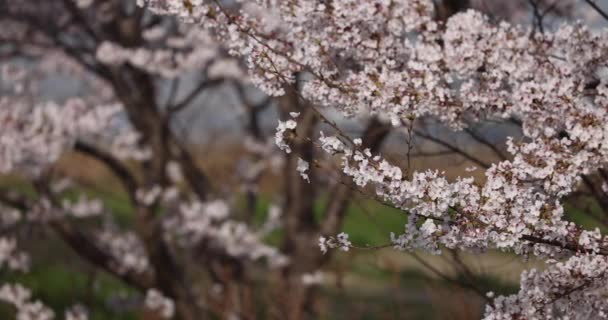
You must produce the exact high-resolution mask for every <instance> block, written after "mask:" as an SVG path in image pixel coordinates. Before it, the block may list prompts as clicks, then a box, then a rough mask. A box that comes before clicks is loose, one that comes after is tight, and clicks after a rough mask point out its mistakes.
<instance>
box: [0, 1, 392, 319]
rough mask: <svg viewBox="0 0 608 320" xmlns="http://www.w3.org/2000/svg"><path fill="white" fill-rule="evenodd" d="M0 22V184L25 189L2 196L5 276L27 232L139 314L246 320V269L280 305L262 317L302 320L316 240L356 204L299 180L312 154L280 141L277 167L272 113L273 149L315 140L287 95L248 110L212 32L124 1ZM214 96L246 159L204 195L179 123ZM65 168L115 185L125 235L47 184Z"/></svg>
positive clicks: (62, 188) (379, 127) (307, 119)
mask: <svg viewBox="0 0 608 320" xmlns="http://www.w3.org/2000/svg"><path fill="white" fill-rule="evenodd" d="M0 9H2V10H0V11H1V13H0V25H2V27H3V28H2V31H0V38H1V39H2V45H1V46H0V54H1V55H0V59H1V61H2V66H1V70H2V75H1V76H2V87H1V88H0V90H2V97H1V98H0V104H1V108H0V119H1V120H0V122H1V123H2V126H1V127H0V131H1V135H2V138H1V139H2V141H1V142H0V157H1V159H2V161H1V162H0V173H2V174H17V175H19V177H20V180H22V181H23V183H25V185H26V189H27V191H21V190H15V189H12V188H3V189H2V190H1V192H0V202H1V203H2V206H1V207H0V208H1V209H2V216H1V217H2V230H3V231H4V232H3V233H2V235H1V237H0V243H1V244H2V248H3V250H2V251H1V252H2V255H1V256H0V265H1V267H2V268H3V269H4V270H13V271H14V272H27V271H28V270H29V269H30V267H31V266H33V265H34V266H35V265H36V263H37V259H36V256H35V255H30V254H28V252H27V251H28V248H29V245H28V244H29V243H28V234H29V233H28V232H29V230H31V229H36V230H44V231H50V232H51V233H52V235H53V236H55V237H57V238H59V239H60V240H61V241H62V242H63V243H65V244H66V245H67V246H68V247H69V248H70V249H71V250H72V251H73V253H74V254H75V256H76V257H77V258H79V259H80V260H82V261H84V262H85V263H87V264H88V265H90V267H92V268H94V269H96V270H102V271H104V272H105V273H107V274H110V275H112V276H113V277H115V278H116V279H118V280H120V281H122V282H123V283H124V285H126V286H128V287H130V288H133V289H135V290H137V291H139V292H140V293H141V294H140V296H141V299H140V300H141V305H142V306H143V307H145V308H146V309H149V310H152V311H155V312H157V313H158V314H159V315H160V316H162V317H165V318H172V317H176V318H179V319H199V318H200V317H203V316H204V315H216V316H220V317H222V318H228V317H239V318H251V317H255V314H256V312H257V311H256V309H259V307H258V306H256V301H254V298H257V297H253V290H255V289H256V288H259V286H260V285H259V284H257V283H255V282H254V281H253V280H252V276H253V275H252V273H253V272H252V271H250V269H253V270H254V271H255V270H257V269H256V268H263V270H265V272H268V273H270V274H273V275H274V276H273V277H276V278H277V279H278V280H276V281H275V280H272V279H269V280H268V281H273V282H272V283H273V285H275V286H276V288H275V289H274V290H276V293H274V292H273V293H272V295H273V296H274V298H273V299H278V301H280V303H277V304H275V305H273V306H272V308H274V309H276V310H271V311H269V312H273V313H276V314H277V315H278V316H277V317H280V318H293V319H297V318H301V317H302V316H303V315H304V314H306V313H313V314H314V311H312V310H311V308H312V301H313V298H314V292H315V288H316V285H317V284H318V283H319V279H320V277H319V273H318V272H317V271H318V270H319V269H320V268H321V267H322V266H323V265H324V264H326V263H327V262H328V261H329V258H330V253H327V254H324V253H323V252H321V251H320V250H318V249H317V242H318V238H319V236H320V235H323V234H327V235H329V234H337V233H339V231H340V228H341V224H342V221H343V219H344V216H345V213H346V209H347V207H348V205H349V203H350V200H351V198H352V195H353V193H354V191H353V190H352V188H351V187H350V186H349V185H348V184H345V183H340V182H341V181H339V179H336V180H330V179H324V177H323V175H324V174H322V173H321V171H320V170H321V169H319V172H318V174H317V172H315V173H313V172H310V169H311V167H312V166H311V165H310V164H309V163H310V161H311V159H312V158H313V157H314V156H315V155H316V154H317V152H316V151H315V148H314V145H313V144H311V143H309V142H306V141H302V142H299V143H294V142H293V141H290V142H289V150H290V153H288V154H286V153H283V152H279V148H276V147H275V146H274V145H275V140H276V141H278V142H279V144H280V141H282V140H283V138H284V136H283V134H277V133H275V132H274V131H268V130H264V127H263V125H262V124H261V118H262V114H263V113H264V112H265V111H267V110H268V109H270V108H273V109H276V110H278V112H279V113H280V114H281V117H282V118H288V119H292V120H290V121H288V123H286V124H285V125H284V126H282V127H283V128H284V129H285V131H283V133H285V134H288V133H289V134H291V133H292V132H293V131H294V129H296V128H295V127H294V126H293V124H295V119H297V120H298V128H297V130H299V131H302V133H301V135H311V134H312V133H313V132H315V131H316V130H318V128H319V126H320V121H319V118H318V117H317V116H316V115H315V114H314V113H313V112H312V110H311V109H310V108H308V104H307V103H305V102H303V101H302V100H301V99H300V98H299V96H298V95H295V94H293V95H286V96H284V97H281V98H278V99H271V98H260V97H259V94H257V95H256V94H255V92H252V88H251V84H250V80H249V79H248V78H247V77H246V76H245V73H246V72H244V71H243V70H244V64H243V60H241V59H240V58H235V57H233V56H230V55H229V54H228V48H227V47H226V46H225V45H224V44H223V43H222V42H221V41H218V40H217V38H216V37H215V34H214V33H213V32H212V31H209V30H206V29H201V28H198V27H193V26H192V25H190V24H187V23H184V22H182V21H178V20H177V19H176V18H174V17H168V16H160V15H157V14H154V13H153V12H151V11H149V10H147V9H146V8H142V7H139V6H137V5H136V2H135V1H92V0H91V1H72V0H57V1H45V2H44V3H40V2H38V1H22V2H13V1H1V2H0ZM48 79H66V82H67V84H65V86H67V87H70V86H77V87H79V91H78V92H77V93H75V94H68V95H66V96H61V97H58V96H52V95H51V96H49V94H48V93H46V92H45V91H48V89H45V86H48ZM59 86H61V85H59ZM219 90H230V91H231V92H232V95H233V96H235V97H237V100H238V106H237V107H238V108H239V109H238V110H237V111H236V112H235V113H240V114H242V123H243V129H242V131H243V135H244V139H242V140H243V148H244V150H245V151H246V153H245V155H244V156H243V159H242V160H243V161H242V162H243V163H244V164H243V165H242V166H239V167H237V169H238V170H236V171H235V174H234V176H231V177H225V178H226V180H234V181H236V182H234V183H232V184H229V183H227V182H226V181H224V180H223V179H218V180H217V181H215V180H214V179H213V178H212V173H210V172H209V171H208V170H207V169H206V168H204V166H201V165H200V163H198V162H197V158H196V157H197V155H196V154H195V148H194V147H193V145H194V142H193V141H192V140H191V137H190V136H189V134H188V133H189V131H190V129H192V128H191V127H189V126H188V125H189V124H188V123H185V122H186V121H184V120H185V119H184V118H185V117H186V116H184V114H185V113H186V112H187V111H191V110H192V109H195V108H201V106H200V104H201V102H200V101H201V99H200V97H201V96H203V95H204V94H205V93H209V92H212V91H219ZM52 91H53V92H56V91H61V90H59V89H57V87H55V88H53V89H52ZM389 129H390V126H388V125H387V124H385V123H383V122H381V121H379V120H378V119H375V118H373V119H372V120H370V121H369V123H368V124H367V125H366V127H365V129H364V133H363V137H362V138H363V139H362V142H361V144H362V145H365V146H366V147H368V148H370V150H373V151H377V150H378V149H379V147H380V144H381V143H382V141H383V140H384V138H385V137H386V136H387V134H388V131H389ZM287 131H288V132H287ZM286 147H287V145H284V146H283V148H286ZM69 152H75V153H77V154H79V155H81V156H84V157H86V158H90V159H93V160H94V161H96V162H97V163H99V164H101V165H103V166H105V167H106V168H107V169H108V170H109V172H110V173H111V174H112V176H113V178H114V179H115V180H116V181H118V184H119V187H118V189H119V190H118V192H119V193H122V194H124V195H125V197H124V198H125V199H126V201H127V202H128V205H129V210H128V211H129V217H130V218H129V219H130V220H132V221H131V223H130V224H129V226H128V227H125V226H124V225H121V223H119V222H118V221H116V215H117V213H116V212H114V210H113V209H112V208H111V207H109V206H107V205H106V204H105V203H104V201H103V199H101V197H96V193H95V192H87V191H91V190H90V186H89V185H88V184H87V181H82V180H81V179H78V178H77V177H74V176H72V175H71V174H70V170H67V172H66V170H59V168H58V162H59V161H60V159H61V157H62V156H63V155H65V154H66V153H69ZM324 170H325V172H326V173H328V174H329V176H332V175H333V176H336V177H338V178H342V176H341V175H336V172H335V170H333V168H325V169H324ZM267 172H275V174H278V175H280V176H282V180H283V181H282V184H283V188H282V190H283V192H282V193H280V194H279V195H278V196H277V198H276V199H273V201H274V203H273V205H271V206H270V207H269V208H268V213H267V214H266V216H267V219H266V221H265V222H264V223H262V224H261V225H259V224H255V223H253V222H254V213H255V211H256V210H258V208H259V206H260V204H259V202H260V201H259V195H258V189H259V187H260V184H261V183H262V181H261V179H262V177H263V175H264V174H267ZM301 176H302V177H305V178H306V179H302V178H301ZM318 185H325V188H327V189H328V192H329V193H330V194H332V195H333V196H332V197H331V198H330V199H329V201H327V204H326V207H325V209H324V212H323V215H322V216H323V218H322V219H320V220H317V219H315V218H314V217H315V207H314V203H315V202H318V201H319V199H321V198H322V197H323V193H321V192H319V191H318V190H317V186H318ZM226 190H227V191H226ZM92 191H95V190H92ZM241 193H242V194H244V199H245V206H244V208H243V206H242V205H239V202H240V201H239V199H240V198H239V197H240V196H239V194H241ZM74 195H76V196H75V197H74ZM279 227H280V228H281V229H282V230H284V231H285V232H284V233H285V236H284V237H283V238H282V239H281V241H280V243H279V245H278V246H270V245H268V244H267V243H266V242H265V241H264V238H265V236H266V235H268V234H269V233H270V232H272V231H274V230H276V229H277V228H279ZM201 277H202V278H203V279H201ZM268 278H271V277H268ZM266 285H267V284H266ZM262 286H264V285H262ZM285 291H288V292H290V293H291V294H290V295H289V296H285V295H284V294H282V293H283V292H285ZM0 300H2V301H4V302H6V303H8V304H10V305H12V306H14V307H15V309H16V310H17V313H16V317H17V318H18V319H52V318H57V317H61V316H63V317H65V318H66V319H85V318H86V317H87V306H86V305H84V304H83V303H84V302H83V301H74V303H75V304H74V306H73V307H72V308H70V309H67V310H59V311H61V312H63V313H64V314H63V315H57V314H55V313H56V312H57V311H58V310H52V309H51V308H49V307H47V306H45V305H44V304H43V303H42V302H41V301H38V300H36V298H35V292H31V291H30V290H29V289H28V288H26V287H24V286H22V285H20V284H18V283H6V284H2V287H1V289H0Z"/></svg>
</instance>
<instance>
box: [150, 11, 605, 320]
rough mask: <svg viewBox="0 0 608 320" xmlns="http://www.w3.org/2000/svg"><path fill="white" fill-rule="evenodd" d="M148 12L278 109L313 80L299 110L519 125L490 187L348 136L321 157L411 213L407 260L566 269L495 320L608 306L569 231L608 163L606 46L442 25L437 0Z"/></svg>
mask: <svg viewBox="0 0 608 320" xmlns="http://www.w3.org/2000/svg"><path fill="white" fill-rule="evenodd" d="M143 2H145V3H146V4H147V5H148V6H149V7H150V8H151V9H152V10H154V11H156V12H157V13H161V14H172V15H175V16H178V17H180V18H181V19H182V20H183V21H184V22H188V23H194V24H198V25H201V26H202V27H204V28H208V29H209V30H211V32H213V33H214V34H215V35H217V36H218V38H219V39H222V40H223V41H225V42H226V45H227V46H228V47H229V48H230V49H231V53H233V54H235V55H239V56H242V57H243V58H244V59H245V60H246V61H247V64H248V67H249V69H250V76H251V78H252V79H253V81H254V83H255V84H256V85H257V86H258V87H259V88H261V89H262V90H264V91H265V92H266V93H267V94H269V95H282V94H284V93H285V90H286V89H287V88H289V87H290V86H292V85H293V83H294V82H295V79H296V77H297V75H298V74H302V73H305V74H307V80H305V81H304V82H303V83H302V84H301V94H302V96H303V97H304V98H306V99H308V100H311V101H312V102H313V103H315V104H317V105H321V106H333V107H336V108H338V109H339V110H341V111H342V112H343V114H344V115H346V116H354V115H357V114H360V113H371V114H379V115H382V116H383V117H385V118H387V119H389V120H390V122H391V123H392V125H393V126H395V127H403V126H405V125H406V124H407V123H408V122H409V121H412V119H417V118H419V117H422V116H432V117H434V118H436V119H438V120H439V121H441V122H443V123H445V124H447V125H449V126H450V127H452V128H453V129H455V130H458V129H462V128H463V127H464V126H465V125H466V123H469V122H471V121H483V120H487V119H516V121H519V122H521V123H522V129H523V134H524V138H523V139H521V140H519V141H515V140H509V141H508V142H507V145H508V151H509V153H510V155H511V158H510V159H508V160H504V161H501V162H499V163H495V164H493V165H491V166H490V167H489V168H488V169H487V170H486V172H485V182H483V183H480V182H477V181H474V180H473V178H458V179H456V180H455V181H449V180H448V179H447V178H446V177H445V175H444V174H443V173H441V172H438V171H422V172H410V171H409V168H408V170H406V171H405V172H404V171H403V170H402V169H401V168H400V167H398V166H395V165H392V164H390V163H389V162H388V161H386V160H384V159H383V158H382V157H381V156H378V155H373V154H372V153H371V152H370V151H369V150H360V149H359V146H356V147H355V148H354V149H351V148H350V147H348V145H349V143H347V141H342V140H341V137H332V136H325V135H322V136H321V138H320V144H321V147H322V149H323V150H325V151H327V152H328V153H330V154H337V155H339V156H340V158H341V160H342V168H343V171H344V173H345V174H347V175H348V176H350V177H352V179H353V181H354V182H355V183H356V185H358V186H359V187H364V186H368V185H372V186H373V187H375V190H376V196H377V197H378V198H380V199H382V200H383V201H386V202H388V203H390V204H392V205H394V206H395V207H397V208H400V209H402V210H403V211H405V212H407V213H408V214H409V222H408V225H407V226H406V230H405V233H404V234H402V235H392V237H391V238H392V243H393V245H394V246H395V247H396V248H398V249H412V248H424V249H428V250H430V251H431V252H435V253H439V252H440V248H441V246H446V247H448V248H461V249H469V250H486V249H488V248H499V249H503V250H513V251H515V252H517V253H520V254H535V255H538V256H540V257H544V258H555V259H567V260H566V262H563V263H562V262H560V263H553V264H551V263H550V266H549V269H548V271H546V272H544V273H538V272H532V271H531V272H530V273H527V274H524V276H523V278H522V292H521V293H520V294H519V295H517V296H516V297H509V298H503V297H499V298H497V299H496V303H497V305H496V307H495V308H494V309H492V308H490V309H488V310H489V311H488V314H487V316H488V318H490V319H492V318H493V317H494V318H495V319H503V318H517V317H518V316H519V317H522V316H523V317H532V315H538V314H540V313H542V312H545V313H546V312H549V311H547V310H548V308H552V306H555V305H556V304H555V303H554V302H555V301H556V299H555V298H556V297H552V296H551V295H552V294H554V292H560V294H562V295H563V296H559V299H573V300H568V303H563V304H561V306H560V307H557V308H558V309H555V310H553V311H551V312H557V313H556V314H554V315H562V314H566V315H573V314H577V312H578V311H580V310H579V307H581V308H587V309H586V311H585V312H587V313H585V312H583V313H580V314H582V315H587V314H589V313H590V312H595V313H596V314H603V312H604V309H605V306H606V303H605V299H603V298H601V296H602V295H601V294H599V293H598V294H596V293H597V292H598V290H597V288H599V287H601V286H602V284H603V282H602V281H603V280H602V279H599V278H598V276H597V274H595V273H593V272H591V270H588V269H585V270H583V268H582V265H583V261H587V262H588V263H592V264H593V265H597V266H598V268H596V269H597V270H601V268H600V267H601V266H602V265H603V264H604V263H605V262H604V257H603V256H604V255H605V254H606V247H607V244H608V240H607V239H606V237H605V236H604V235H602V234H600V233H599V232H597V231H588V230H583V229H582V228H581V227H580V226H578V225H576V224H574V223H572V222H569V221H566V220H565V219H564V216H563V212H564V208H563V204H562V199H563V197H564V196H566V195H568V194H570V193H572V192H573V191H574V190H575V189H576V188H577V187H578V184H579V181H580V177H581V175H584V174H588V173H590V172H593V171H594V170H597V169H598V168H601V166H602V165H604V164H605V163H606V162H607V160H608V143H606V141H608V131H607V129H606V126H605V123H606V122H607V120H608V114H607V109H606V107H605V106H606V105H608V89H607V88H608V77H606V75H605V72H604V70H605V69H606V68H607V65H606V62H605V59H603V57H604V56H605V53H606V52H607V51H608V45H607V44H608V41H607V40H608V32H606V31H603V32H599V33H598V32H592V31H591V30H589V29H588V28H587V27H585V26H584V25H581V24H572V25H563V26H561V27H559V28H557V29H555V30H551V31H546V32H544V33H541V32H534V31H533V30H531V29H529V28H527V27H523V26H518V25H511V24H509V23H507V22H493V21H491V20H490V19H489V18H487V17H486V16H484V15H483V14H481V13H479V12H475V11H467V12H463V13H459V14H456V15H454V16H452V17H451V18H449V19H448V20H447V21H446V22H445V23H443V22H441V21H437V20H436V19H434V11H433V10H434V9H433V8H434V6H433V2H432V1H430V0H397V1H388V0H374V1H355V0H336V1H331V2H329V3H319V2H318V1H312V0H297V1H289V2H281V1H248V2H246V1H243V3H242V5H240V6H237V7H236V8H235V7H228V6H223V5H222V4H221V3H215V4H206V3H203V2H202V1H196V2H192V6H191V7H189V6H186V5H184V3H183V2H182V1H160V0H148V1H143ZM292 121H293V120H289V121H288V122H280V123H279V128H278V129H277V139H276V140H277V141H276V142H277V145H279V147H280V148H281V149H283V150H285V151H286V152H288V153H289V151H290V148H289V145H288V144H287V143H286V142H285V140H284V136H285V132H286V131H287V130H288V129H294V128H295V126H296V123H295V122H293V123H292ZM300 171H303V167H302V166H300ZM319 245H320V247H321V250H323V251H324V252H325V251H326V250H327V249H328V248H334V247H340V248H343V249H347V248H349V247H350V243H349V242H348V240H347V238H344V237H342V238H325V237H321V239H320V243H319ZM580 254H588V256H584V257H581V256H580ZM585 259H586V260H585ZM568 272H570V273H569V274H568V276H562V275H564V274H567V273H568ZM572 272H575V273H576V274H579V275H580V276H577V277H574V276H573V274H572ZM581 279H583V280H581ZM531 283H534V285H531ZM587 283H593V285H583V284H587ZM540 285H542V286H540ZM596 285H597V286H596ZM541 287H542V288H541ZM570 289H576V290H570ZM574 291H576V292H574ZM578 292H581V293H580V297H586V298H588V299H590V300H589V301H586V302H585V304H580V305H577V304H576V303H574V302H572V301H574V300H576V299H579V300H580V299H582V298H577V296H578V294H579V293H578ZM537 302H538V303H539V304H536V303H537ZM543 303H544V304H545V305H547V306H546V307H542V305H543ZM501 305H502V306H501ZM507 305H508V306H507ZM559 308H563V310H561V309H559ZM581 312H582V311H581Z"/></svg>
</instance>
